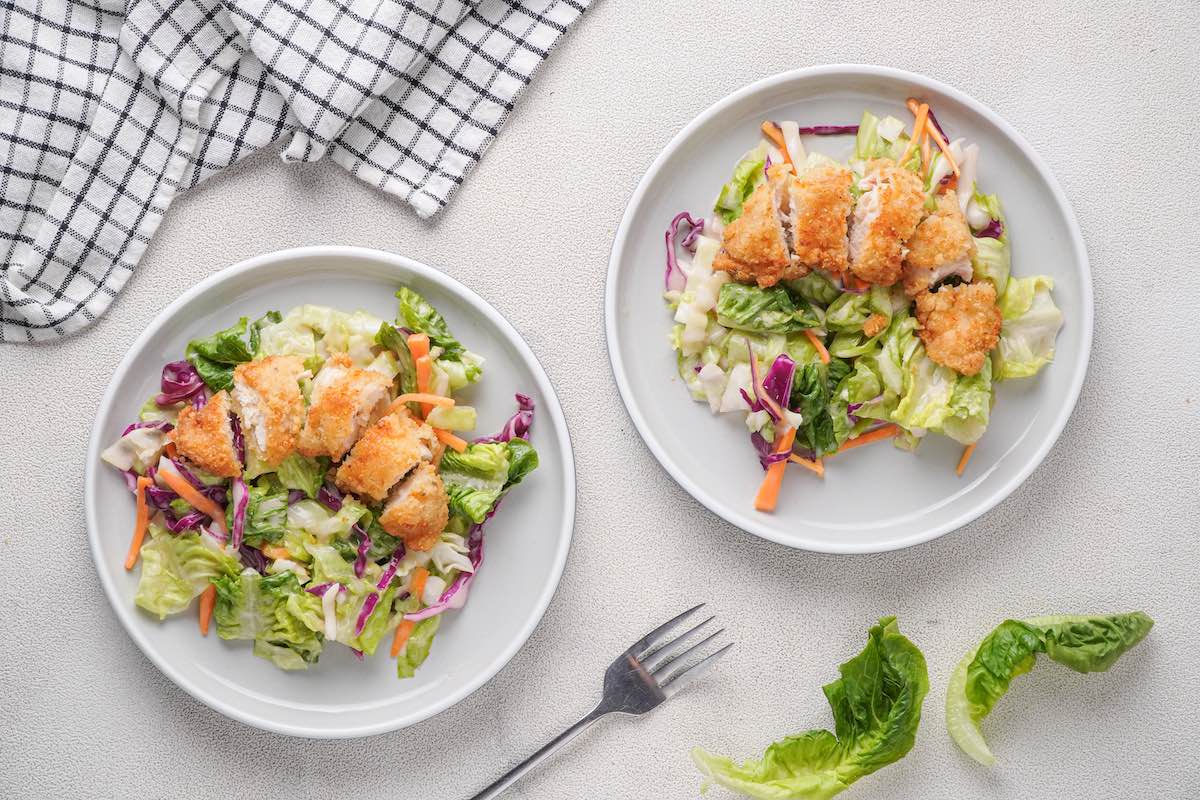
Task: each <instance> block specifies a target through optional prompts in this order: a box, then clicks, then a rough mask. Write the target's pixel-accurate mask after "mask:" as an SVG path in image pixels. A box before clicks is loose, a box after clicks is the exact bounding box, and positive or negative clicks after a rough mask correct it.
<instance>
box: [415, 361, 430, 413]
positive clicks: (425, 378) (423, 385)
mask: <svg viewBox="0 0 1200 800" xmlns="http://www.w3.org/2000/svg"><path fill="white" fill-rule="evenodd" d="M413 365H414V366H415V367H416V369H417V391H418V392H420V393H421V394H429V387H430V385H431V384H432V383H433V359H431V358H430V357H429V356H427V355H424V356H421V357H420V358H418V359H416V361H414V362H413ZM432 410H433V406H431V405H430V404H429V403H421V413H422V415H424V416H429V412H430V411H432Z"/></svg>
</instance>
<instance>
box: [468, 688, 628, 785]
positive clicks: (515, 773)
mask: <svg viewBox="0 0 1200 800" xmlns="http://www.w3.org/2000/svg"><path fill="white" fill-rule="evenodd" d="M606 713H607V712H606V711H604V710H602V709H601V708H600V707H599V706H597V707H596V708H595V709H594V710H593V711H592V712H591V713H590V714H588V715H587V716H586V717H584V718H583V719H581V720H579V722H576V723H575V724H574V725H572V726H571V727H569V728H567V729H566V730H565V731H563V732H562V733H560V734H559V735H558V736H555V737H554V738H553V739H551V740H550V741H549V742H548V743H546V745H544V746H543V747H542V748H541V749H540V750H538V751H537V752H536V753H534V754H533V755H531V756H530V757H529V758H527V759H525V760H524V761H522V762H521V763H520V764H517V765H516V766H515V767H513V768H512V769H510V770H509V771H508V772H506V773H504V775H502V776H500V778H498V779H497V780H496V781H495V783H493V784H492V785H491V786H489V787H487V788H486V789H484V790H483V791H482V792H480V793H479V794H477V795H475V796H474V797H472V798H471V800H491V799H492V798H493V797H499V796H500V793H501V792H503V791H504V790H506V789H507V788H508V787H510V786H512V785H513V784H514V783H516V782H517V781H518V780H520V779H521V777H522V776H523V775H524V774H525V773H526V772H529V771H530V770H531V769H533V768H534V767H536V766H537V765H538V764H540V763H542V762H543V761H545V760H546V759H547V758H549V757H550V756H551V755H553V754H554V753H555V752H557V751H558V750H559V749H560V748H562V747H563V745H565V744H566V743H567V742H569V741H571V740H572V739H574V738H575V737H576V736H578V735H579V734H581V733H583V732H584V730H586V729H587V728H588V727H590V726H591V724H592V723H593V722H595V721H596V720H598V719H600V718H601V717H602V716H604V715H605V714H606Z"/></svg>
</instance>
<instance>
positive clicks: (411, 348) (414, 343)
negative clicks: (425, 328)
mask: <svg viewBox="0 0 1200 800" xmlns="http://www.w3.org/2000/svg"><path fill="white" fill-rule="evenodd" d="M405 343H406V344H408V352H410V353H412V357H413V361H416V360H417V359H418V358H420V357H421V356H427V355H429V337H428V336H426V335H425V334H423V333H413V334H409V337H408V338H407V339H406V340H405Z"/></svg>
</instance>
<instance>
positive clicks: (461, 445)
mask: <svg viewBox="0 0 1200 800" xmlns="http://www.w3.org/2000/svg"><path fill="white" fill-rule="evenodd" d="M433 435H434V436H436V437H437V438H438V441H440V442H441V443H442V444H444V445H446V447H449V448H450V449H451V450H453V451H455V452H457V453H462V452H464V451H465V450H466V449H467V440H466V439H460V438H458V437H457V436H455V435H454V434H453V433H451V432H450V431H448V430H445V429H443V428H434V429H433Z"/></svg>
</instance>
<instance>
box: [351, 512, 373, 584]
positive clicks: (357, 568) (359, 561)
mask: <svg viewBox="0 0 1200 800" xmlns="http://www.w3.org/2000/svg"><path fill="white" fill-rule="evenodd" d="M350 530H352V531H354V532H355V533H357V534H358V535H359V536H361V537H362V539H361V540H360V541H359V543H358V557H357V558H355V559H354V577H356V578H361V577H362V576H363V573H364V572H365V571H366V569H367V551H368V550H370V549H371V537H370V536H369V535H368V534H367V532H366V531H365V530H363V529H362V526H360V525H357V524H355V525H353V526H352V527H351V528H350Z"/></svg>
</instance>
